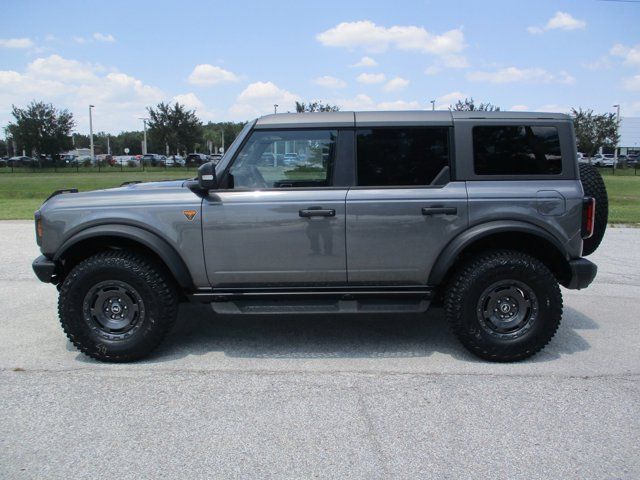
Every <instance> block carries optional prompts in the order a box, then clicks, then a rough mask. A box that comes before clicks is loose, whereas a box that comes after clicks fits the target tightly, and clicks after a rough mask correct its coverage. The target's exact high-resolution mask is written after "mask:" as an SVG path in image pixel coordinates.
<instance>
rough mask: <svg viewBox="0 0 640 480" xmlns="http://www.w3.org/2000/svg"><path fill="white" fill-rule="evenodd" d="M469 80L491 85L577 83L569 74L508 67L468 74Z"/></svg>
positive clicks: (540, 69) (539, 69)
mask: <svg viewBox="0 0 640 480" xmlns="http://www.w3.org/2000/svg"><path fill="white" fill-rule="evenodd" d="M467 78H468V79H469V80H471V81H472V82H489V83H514V82H527V83H566V84H573V83H575V78H574V77H572V76H571V75H569V74H568V73H567V72H564V71H563V72H560V73H559V74H557V75H556V74H552V73H550V72H548V71H547V70H545V69H543V68H518V67H507V68H502V69H500V70H496V71H494V72H487V71H475V72H470V73H469V74H467Z"/></svg>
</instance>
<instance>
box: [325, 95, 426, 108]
mask: <svg viewBox="0 0 640 480" xmlns="http://www.w3.org/2000/svg"><path fill="white" fill-rule="evenodd" d="M329 103H331V104H333V105H339V106H340V108H341V110H343V111H351V110H355V111H367V110H416V109H419V108H420V104H419V103H418V102H416V101H406V100H395V101H387V102H379V103H378V102H375V101H374V100H373V99H372V98H371V97H370V96H369V95H365V94H364V93H360V94H358V95H356V96H355V97H352V98H337V99H332V100H331V101H330V102H329ZM423 108H424V106H423Z"/></svg>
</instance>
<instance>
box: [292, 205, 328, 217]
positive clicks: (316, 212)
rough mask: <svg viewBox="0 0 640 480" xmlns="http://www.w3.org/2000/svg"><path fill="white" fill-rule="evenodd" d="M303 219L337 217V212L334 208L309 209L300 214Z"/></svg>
mask: <svg viewBox="0 0 640 480" xmlns="http://www.w3.org/2000/svg"><path fill="white" fill-rule="evenodd" d="M298 215H300V216H301V217H303V218H310V217H335V216H336V211H335V210H334V209H333V208H322V207H309V208H305V209H302V210H300V211H299V212H298Z"/></svg>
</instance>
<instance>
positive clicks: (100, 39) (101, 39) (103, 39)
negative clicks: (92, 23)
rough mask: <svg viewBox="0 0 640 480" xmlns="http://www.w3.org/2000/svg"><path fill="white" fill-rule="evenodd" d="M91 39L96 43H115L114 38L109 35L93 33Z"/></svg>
mask: <svg viewBox="0 0 640 480" xmlns="http://www.w3.org/2000/svg"><path fill="white" fill-rule="evenodd" d="M93 39H94V40H97V41H98V42H115V41H116V37H114V36H113V35H111V34H110V33H100V32H96V33H94V34H93Z"/></svg>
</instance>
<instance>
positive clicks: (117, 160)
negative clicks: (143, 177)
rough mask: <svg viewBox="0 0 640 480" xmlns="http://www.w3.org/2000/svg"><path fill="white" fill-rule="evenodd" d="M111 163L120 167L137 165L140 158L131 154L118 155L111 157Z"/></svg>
mask: <svg viewBox="0 0 640 480" xmlns="http://www.w3.org/2000/svg"><path fill="white" fill-rule="evenodd" d="M113 165H114V166H121V167H139V166H140V160H138V159H137V158H135V157H132V156H131V155H118V156H115V157H113Z"/></svg>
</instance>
